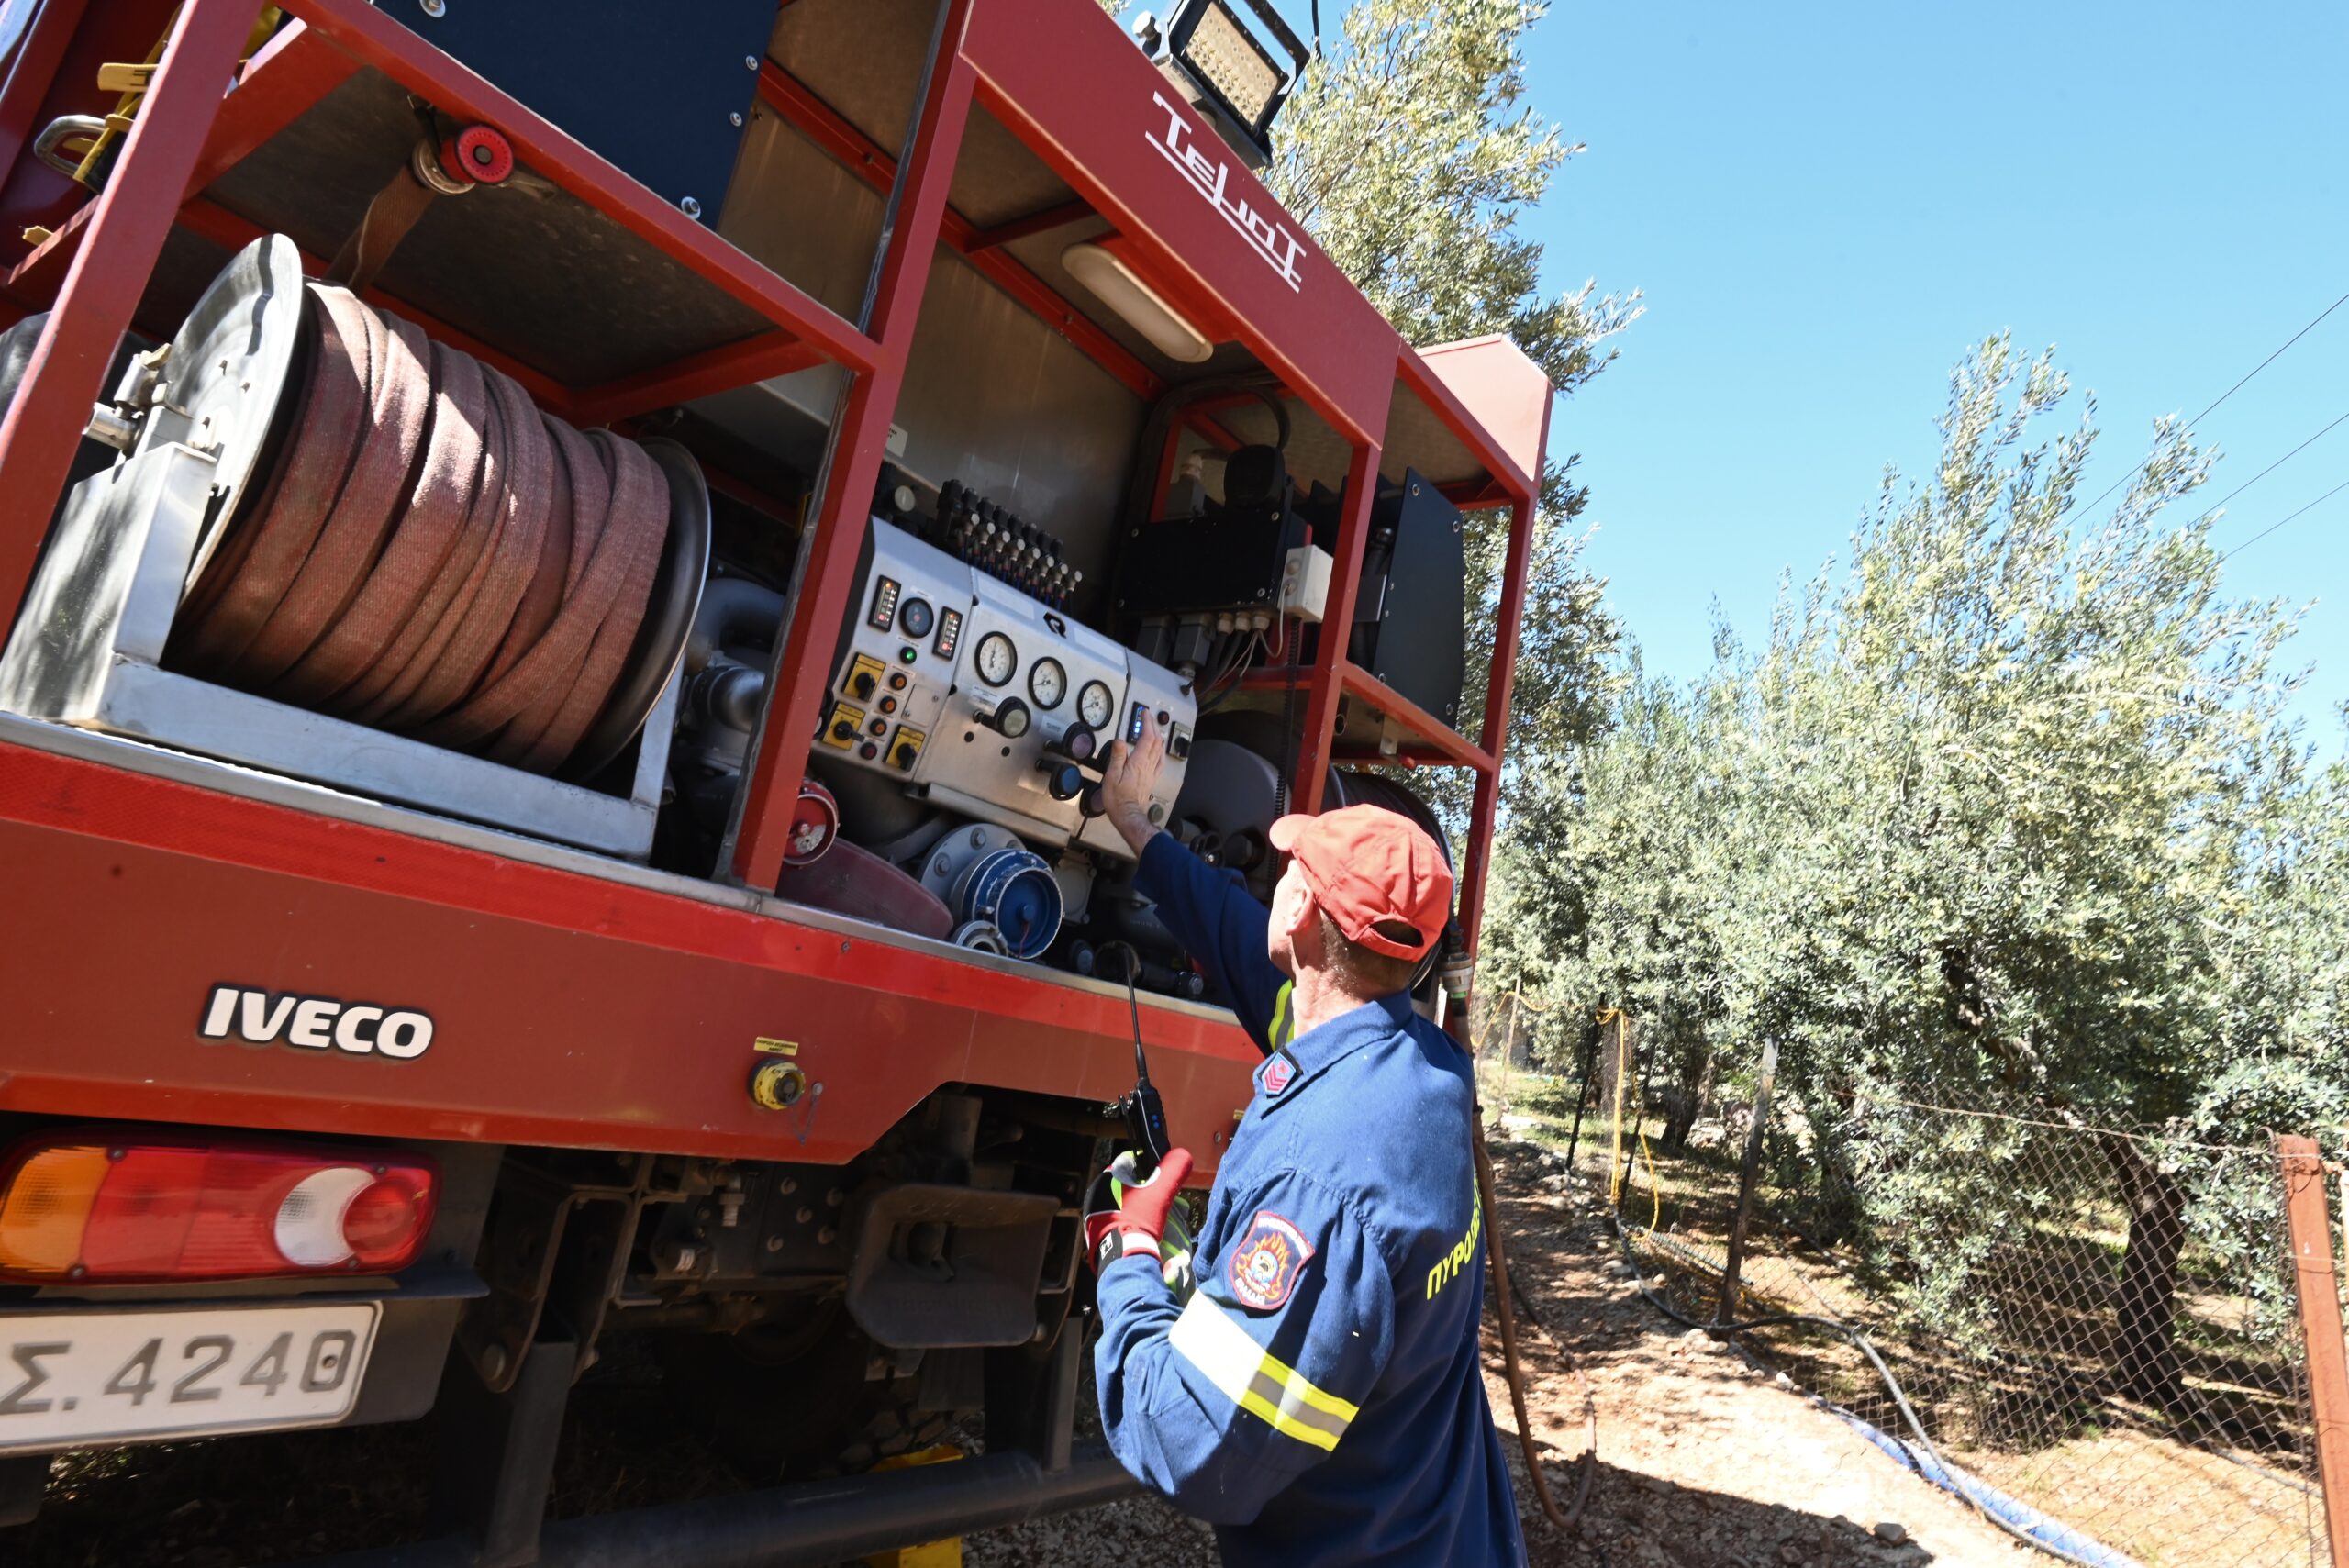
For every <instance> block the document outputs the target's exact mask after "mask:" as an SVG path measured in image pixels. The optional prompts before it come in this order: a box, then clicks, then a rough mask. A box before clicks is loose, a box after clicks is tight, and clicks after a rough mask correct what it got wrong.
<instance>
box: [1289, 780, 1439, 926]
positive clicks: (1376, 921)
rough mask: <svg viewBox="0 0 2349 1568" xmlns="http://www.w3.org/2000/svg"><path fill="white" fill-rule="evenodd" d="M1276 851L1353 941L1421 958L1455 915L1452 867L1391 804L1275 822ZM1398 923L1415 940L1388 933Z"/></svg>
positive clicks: (1425, 835) (1347, 808) (1345, 809)
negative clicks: (1294, 865)
mask: <svg viewBox="0 0 2349 1568" xmlns="http://www.w3.org/2000/svg"><path fill="white" fill-rule="evenodd" d="M1271 838H1272V840H1273V848H1275V849H1276V850H1281V851H1286V853H1287V854H1289V855H1290V856H1292V857H1293V858H1294V859H1295V860H1296V862H1297V867H1298V869H1300V870H1301V871H1303V872H1304V873H1305V880H1306V883H1307V884H1308V886H1310V887H1311V888H1312V889H1313V896H1314V899H1315V901H1316V902H1317V903H1319V905H1320V906H1321V908H1322V910H1323V912H1324V913H1326V914H1327V915H1328V916H1329V917H1330V919H1331V920H1333V921H1335V922H1336V923H1337V927H1338V929H1339V930H1340V931H1341V932H1342V933H1344V935H1345V937H1346V938H1347V940H1350V941H1354V942H1358V943H1360V944H1361V945H1362V946H1364V947H1366V948H1368V949H1369V950H1370V951H1373V952H1383V953H1385V954H1386V955H1387V956H1388V957H1390V958H1417V957H1419V955H1420V954H1421V953H1424V952H1425V951H1428V949H1429V947H1430V946H1431V945H1432V944H1433V943H1434V941H1435V940H1436V939H1437V938H1438V937H1440V936H1442V934H1443V923H1444V921H1446V920H1447V919H1449V918H1451V917H1452V868H1451V867H1450V866H1449V865H1447V864H1445V863H1444V859H1443V851H1442V850H1441V849H1439V848H1438V847H1437V846H1436V841H1435V840H1433V839H1431V838H1429V837H1428V835H1427V832H1426V830H1425V829H1424V828H1420V826H1419V824H1418V823H1416V822H1414V821H1412V820H1411V819H1410V818H1409V817H1404V816H1400V815H1398V814H1397V813H1396V812H1392V811H1389V810H1387V809H1386V807H1385V806H1345V807H1343V808H1341V809H1340V810H1337V811H1330V812H1325V813H1324V814H1322V815H1321V816H1319V817H1282V818H1281V819H1280V820H1279V821H1277V822H1275V823H1274V824H1273V830H1272V833H1271ZM1386 921H1398V922H1400V923H1401V924H1402V925H1405V926H1408V927H1409V928H1410V929H1411V930H1412V932H1413V933H1414V935H1413V938H1412V940H1408V941H1403V940H1397V938H1396V937H1394V936H1390V935H1388V934H1387V933H1386V932H1384V931H1381V930H1380V929H1378V928H1379V926H1380V924H1381V923H1383V922H1386Z"/></svg>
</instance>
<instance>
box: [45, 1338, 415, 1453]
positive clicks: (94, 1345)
mask: <svg viewBox="0 0 2349 1568" xmlns="http://www.w3.org/2000/svg"><path fill="white" fill-rule="evenodd" d="M376 1311H377V1308H376V1307H375V1304H374V1303H373V1302H361V1303H357V1304H352V1305H338V1306H331V1307H226V1308H221V1309H217V1310H214V1309H206V1310H202V1311H186V1312H183V1311H173V1312H87V1311H85V1312H61V1313H57V1314H55V1315H53V1316H48V1315H45V1316H40V1317H25V1318H13V1317H0V1453H5V1452H7V1451H11V1450H16V1449H43V1448H49V1449H53V1448H59V1447H68V1446H70V1447H83V1446H86V1445H88V1444H92V1443H103V1442H108V1441H119V1440H129V1439H142V1440H143V1439H149V1438H165V1437H190V1436H194V1435H196V1434H198V1433H205V1434H209V1433H214V1432H251V1431H262V1430H266V1429H275V1428H280V1427H311V1426H319V1425H323V1424H325V1423H327V1422H329V1421H334V1420H339V1419H340V1418H342V1417H344V1416H346V1415H349V1414H350V1413H351V1402H352V1401H353V1400H354V1399H356V1398H357V1397H358V1396H359V1383H360V1379H361V1378H362V1376H363V1375H364V1374H365V1373H366V1370H367V1351H368V1348H369V1347H370V1346H371V1345H373V1343H374V1340H375V1318H376Z"/></svg>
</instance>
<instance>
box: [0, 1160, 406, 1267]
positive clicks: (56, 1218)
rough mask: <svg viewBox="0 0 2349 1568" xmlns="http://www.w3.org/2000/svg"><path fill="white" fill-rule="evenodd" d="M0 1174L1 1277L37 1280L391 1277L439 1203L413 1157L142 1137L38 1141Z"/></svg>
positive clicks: (0, 1165)
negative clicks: (362, 1272) (331, 1273)
mask: <svg viewBox="0 0 2349 1568" xmlns="http://www.w3.org/2000/svg"><path fill="white" fill-rule="evenodd" d="M133 1138H137V1139H139V1141H132V1139H133ZM0 1171H5V1172H6V1180H5V1182H0V1280H9V1281H33V1282H41V1283H53V1282H56V1281H60V1280H73V1281H77V1282H81V1283H86V1284H127V1283H130V1282H134V1281H163V1280H202V1279H261V1278H268V1277H272V1276H278V1275H286V1274H306V1273H320V1272H322V1271H325V1270H328V1269H340V1270H346V1271H348V1270H352V1269H360V1268H365V1269H369V1270H373V1271H376V1272H389V1271H392V1270H396V1269H401V1268H405V1267H406V1265H407V1264H408V1263H409V1262H413V1261H414V1260H415V1257H416V1254H417V1251H419V1250H420V1249H421V1248H422V1247H423V1244H424V1240H425V1237H426V1236H427V1235H428V1234H429V1232H430V1230H431V1229H432V1211H433V1206H434V1200H435V1196H436V1193H437V1184H436V1183H435V1182H434V1180H433V1175H432V1172H431V1170H430V1169H429V1167H427V1166H425V1165H423V1164H420V1163H417V1162H414V1161H412V1160H405V1159H404V1160H401V1161H399V1162H382V1161H379V1160H377V1159H376V1158H375V1157H373V1156H372V1155H367V1154H354V1153H343V1154H335V1153H321V1152H317V1151H304V1150H292V1149H276V1148H270V1147H266V1146H262V1145H250V1144H239V1145H225V1144H208V1143H198V1142H193V1141H188V1142H173V1141H165V1140H157V1139H154V1138H152V1137H150V1136H146V1135H143V1134H129V1135H126V1136H121V1137H116V1138H107V1137H106V1136H105V1135H104V1134H103V1133H99V1134H87V1133H84V1134H81V1135H77V1136H75V1137H73V1138H71V1139H50V1140H37V1141H35V1142H32V1143H29V1144H26V1145H22V1146H19V1147H18V1148H17V1150H16V1151H14V1153H13V1154H12V1155H11V1156H10V1157H9V1159H8V1160H7V1161H6V1162H5V1163H0Z"/></svg>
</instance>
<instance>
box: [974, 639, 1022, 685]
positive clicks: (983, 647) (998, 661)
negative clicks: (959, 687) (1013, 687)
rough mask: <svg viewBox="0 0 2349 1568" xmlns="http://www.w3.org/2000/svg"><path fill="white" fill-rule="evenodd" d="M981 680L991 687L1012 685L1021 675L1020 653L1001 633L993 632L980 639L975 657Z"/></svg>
mask: <svg viewBox="0 0 2349 1568" xmlns="http://www.w3.org/2000/svg"><path fill="white" fill-rule="evenodd" d="M974 659H975V661H976V668H977V670H978V672H979V679H980V680H982V681H985V683H986V684H988V685H990V686H1001V685H1008V684H1010V681H1011V677H1012V676H1014V675H1016V674H1018V673H1019V650H1018V649H1016V648H1014V647H1012V646H1011V639H1009V638H1008V637H1006V636H1004V635H1003V633H1001V632H999V631H991V632H989V633H987V634H986V635H985V637H983V638H981V639H979V648H978V652H977V653H976V654H975V655H974Z"/></svg>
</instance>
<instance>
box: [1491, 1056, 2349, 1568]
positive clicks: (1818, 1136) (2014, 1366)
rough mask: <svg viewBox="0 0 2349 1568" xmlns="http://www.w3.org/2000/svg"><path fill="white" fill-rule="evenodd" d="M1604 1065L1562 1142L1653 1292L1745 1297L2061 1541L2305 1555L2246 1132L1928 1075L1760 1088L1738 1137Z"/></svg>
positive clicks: (2314, 1566) (1950, 1478)
mask: <svg viewBox="0 0 2349 1568" xmlns="http://www.w3.org/2000/svg"><path fill="white" fill-rule="evenodd" d="M1598 1060H1599V1062H1601V1063H1602V1064H1603V1063H1604V1062H1606V1061H1607V1053H1606V1052H1605V1051H1601V1052H1599V1053H1598ZM1551 1083H1552V1084H1553V1085H1554V1088H1553V1089H1551V1090H1550V1091H1549V1093H1550V1095H1552V1097H1553V1099H1555V1100H1557V1101H1559V1102H1561V1103H1557V1104H1554V1105H1553V1106H1549V1107H1548V1108H1549V1110H1550V1111H1551V1112H1552V1114H1553V1116H1555V1117H1557V1118H1559V1119H1560V1120H1561V1121H1563V1120H1564V1118H1565V1117H1566V1116H1568V1115H1570V1114H1572V1112H1573V1111H1574V1109H1575V1106H1574V1105H1573V1104H1572V1103H1570V1102H1566V1101H1565V1096H1566V1095H1571V1094H1573V1093H1574V1090H1575V1085H1574V1084H1572V1083H1571V1082H1570V1081H1567V1080H1552V1081H1551ZM1626 1089H1627V1092H1626V1093H1624V1094H1623V1095H1621V1096H1620V1112H1619V1108H1618V1106H1614V1105H1609V1106H1608V1107H1607V1109H1606V1111H1605V1113H1604V1114H1599V1115H1593V1116H1591V1117H1590V1118H1589V1121H1588V1123H1587V1124H1586V1126H1585V1127H1584V1129H1583V1132H1582V1137H1581V1148H1582V1156H1581V1159H1580V1160H1579V1163H1580V1164H1582V1166H1583V1167H1584V1169H1586V1171H1589V1172H1591V1173H1593V1174H1594V1175H1596V1176H1597V1177H1598V1179H1599V1180H1601V1181H1602V1182H1604V1183H1606V1184H1607V1188H1606V1190H1609V1191H1610V1192H1611V1193H1612V1194H1613V1195H1615V1198H1616V1203H1617V1209H1618V1213H1619V1216H1620V1223H1621V1229H1622V1234H1623V1236H1624V1239H1625V1245H1626V1249H1627V1251H1628V1252H1629V1253H1630V1256H1631V1262H1633V1264H1634V1265H1635V1266H1637V1267H1638V1269H1639V1270H1640V1272H1641V1273H1642V1276H1643V1278H1644V1279H1645V1281H1646V1283H1647V1284H1648V1287H1649V1288H1650V1290H1651V1291H1652V1293H1653V1295H1655V1296H1657V1297H1658V1298H1659V1299H1660V1301H1662V1302H1664V1303H1665V1304H1667V1305H1668V1306H1669V1307H1670V1308H1671V1309H1672V1310H1673V1311H1675V1312H1676V1313H1677V1314H1679V1315H1680V1316H1681V1317H1683V1318H1686V1319H1687V1320H1688V1321H1690V1322H1691V1323H1694V1324H1698V1325H1713V1324H1717V1323H1719V1322H1720V1321H1722V1320H1723V1318H1724V1317H1726V1318H1729V1319H1732V1320H1734V1321H1738V1322H1757V1321H1758V1322H1759V1324H1760V1326H1758V1327H1755V1328H1753V1329H1750V1330H1747V1331H1744V1332H1742V1333H1741V1334H1739V1335H1738V1336H1737V1338H1738V1340H1739V1342H1740V1343H1741V1344H1742V1345H1743V1346H1744V1347H1745V1349H1746V1350H1747V1351H1748V1352H1749V1353H1751V1354H1752V1355H1753V1356H1754V1357H1755V1358H1757V1359H1758V1360H1759V1361H1761V1362H1764V1363H1765V1365H1767V1366H1768V1367H1770V1368H1772V1369H1774V1370H1776V1371H1777V1372H1780V1373H1784V1374H1785V1375H1786V1377H1787V1379H1789V1380H1790V1381H1791V1382H1792V1383H1793V1384H1794V1385H1796V1386H1798V1387H1799V1388H1802V1389H1804V1390H1807V1391H1809V1392H1810V1393H1812V1394H1815V1395H1817V1396H1820V1398H1822V1399H1824V1400H1826V1401H1827V1402H1828V1403H1830V1404H1831V1405H1832V1406H1834V1407H1837V1408H1838V1409H1839V1410H1841V1411H1842V1412H1843V1413H1844V1414H1845V1415H1846V1416H1847V1417H1848V1418H1852V1419H1854V1420H1856V1421H1858V1422H1860V1423H1862V1424H1863V1425H1864V1426H1865V1428H1866V1429H1868V1435H1869V1436H1870V1437H1871V1439H1872V1440H1876V1441H1877V1442H1878V1444H1879V1446H1881V1447H1884V1448H1885V1449H1886V1450H1887V1452H1890V1453H1892V1454H1894V1455H1895V1456H1896V1457H1898V1458H1899V1459H1901V1460H1902V1462H1907V1463H1909V1464H1911V1465H1913V1466H1915V1467H1916V1468H1918V1469H1920V1470H1921V1471H1925V1472H1927V1473H1929V1474H1932V1473H1937V1472H1939V1473H1942V1474H1937V1475H1935V1478H1936V1479H1939V1480H1942V1481H1943V1484H1944V1485H1952V1486H1953V1487H1954V1489H1956V1490H1958V1491H1960V1492H1961V1494H1966V1495H1970V1496H1971V1497H1972V1500H1973V1501H1974V1502H1975V1503H1976V1505H1977V1506H1978V1507H1982V1508H1984V1509H1985V1511H1987V1512H1990V1513H1993V1514H1996V1515H1999V1516H2001V1517H2003V1518H2005V1519H2006V1520H2007V1522H2009V1523H2010V1524H2016V1525H2019V1526H2021V1527H2022V1528H2023V1529H2028V1530H2030V1531H2031V1532H2032V1534H2034V1535H2035V1536H2036V1537H2037V1539H2038V1540H2040V1541H2041V1543H2042V1544H2043V1545H2047V1546H2050V1547H2052V1548H2054V1551H2055V1553H2056V1555H2058V1556H2066V1557H2069V1558H2071V1559H2072V1560H2074V1561H2077V1562H2087V1563H2091V1564H2095V1565H2096V1568H2130V1565H2132V1564H2133V1565H2140V1568H2186V1565H2189V1564H2190V1565H2195V1568H2202V1565H2208V1568H2303V1565H2305V1568H2327V1565H2328V1564H2329V1563H2330V1561H2331V1559H2330V1552H2329V1551H2328V1549H2327V1547H2326V1546H2325V1544H2324V1523H2323V1518H2322V1508H2323V1505H2322V1500H2321V1496H2320V1493H2319V1490H2318V1485H2317V1473H2316V1465H2315V1455H2314V1452H2313V1433H2312V1429H2311V1423H2310V1416H2309V1399H2308V1391H2307V1387H2306V1366H2305V1358H2304V1354H2303V1349H2302V1340H2301V1339H2300V1337H2299V1325H2298V1320H2297V1318H2296V1316H2295V1298H2294V1295H2293V1274H2292V1268H2291V1262H2290V1254H2289V1247H2288V1238H2287V1229H2286V1222H2285V1216H2284V1208H2283V1200H2282V1184H2281V1180H2280V1177H2279V1174H2278V1167H2277V1160H2276V1156H2275V1153H2274V1151H2272V1150H2271V1149H2269V1148H2267V1147H2265V1146H2261V1147H2254V1148H2234V1147H2218V1146H2211V1145H2206V1144H2199V1143H2193V1142H2189V1141H2185V1140H2179V1139H2176V1138H2166V1137H2164V1136H2162V1135H2160V1134H2159V1133H2156V1132H2154V1131H2150V1130H2144V1129H2129V1128H2122V1127H2114V1126H2110V1125H2106V1124H2105V1123H2104V1121H2103V1120H2102V1119H2101V1118H2093V1117H2089V1116H2087V1115H2085V1114H2082V1115H2074V1114H2072V1113H2070V1112H2066V1111H2051V1110H2049V1109H2047V1108H2046V1107H2044V1106H2035V1105H2028V1104H2025V1105H2015V1104H2007V1105H2000V1104H1998V1103H1996V1102H1992V1101H1987V1100H1984V1099H1982V1098H1980V1097H1979V1096H1965V1097H1964V1099H1963V1100H1962V1101H1961V1099H1960V1098H1959V1097H1958V1096H1955V1095H1953V1094H1951V1093H1949V1092H1946V1091H1944V1092H1942V1093H1937V1094H1930V1095H1928V1094H1923V1093H1916V1094H1909V1093H1902V1094H1895V1093H1890V1092H1886V1091H1852V1092H1847V1093H1845V1094H1843V1095H1841V1096H1840V1097H1837V1098H1834V1099H1831V1100H1827V1101H1825V1102H1820V1101H1819V1100H1818V1099H1817V1098H1816V1097H1815V1096H1810V1095H1789V1094H1786V1093H1784V1092H1782V1093H1781V1094H1780V1095H1778V1096H1777V1098H1776V1102H1775V1104H1772V1105H1771V1106H1770V1107H1769V1108H1768V1109H1767V1110H1766V1111H1765V1113H1764V1117H1763V1124H1762V1126H1761V1127H1760V1129H1759V1132H1758V1136H1756V1129H1754V1127H1753V1108H1752V1106H1734V1107H1731V1108H1729V1109H1727V1110H1726V1111H1723V1110H1722V1109H1720V1108H1719V1107H1712V1114H1710V1115H1707V1116H1699V1117H1698V1118H1695V1120H1694V1125H1693V1126H1688V1125H1687V1118H1685V1117H1678V1116H1675V1117H1669V1118H1667V1117H1664V1116H1662V1115H1658V1116H1652V1117H1643V1116H1642V1110H1643V1109H1644V1108H1645V1107H1644V1106H1642V1095H1641V1092H1640V1089H1639V1087H1638V1084H1637V1083H1636V1081H1630V1082H1627V1084H1626ZM1532 1093H1533V1094H1534V1095H1536V1097H1537V1103H1538V1096H1539V1095H1540V1094H1541V1091H1540V1090H1539V1089H1534V1090H1533V1091H1532ZM1599 1098H1600V1096H1599V1095H1596V1094H1594V1095H1591V1096H1590V1097H1589V1099H1588V1100H1587V1101H1586V1102H1585V1104H1584V1108H1585V1109H1586V1110H1588V1109H1593V1108H1595V1106H1596V1104H1597V1102H1598V1099H1599ZM1657 1108H1658V1109H1659V1110H1661V1109H1664V1108H1667V1107H1665V1106H1662V1105H1659V1106H1658V1107H1657ZM1667 1121H1669V1122H1670V1123H1671V1124H1672V1125H1671V1127H1670V1130H1671V1132H1672V1133H1673V1134H1674V1135H1675V1141H1674V1142H1672V1143H1671V1144H1669V1145H1667V1144H1666V1141H1665V1138H1664V1134H1665V1131H1666V1123H1667ZM1560 1130H1563V1128H1561V1129H1560ZM1749 1185H1750V1194H1749V1195H1748V1196H1747V1197H1746V1198H1745V1200H1744V1201H1743V1203H1742V1204H1741V1192H1742V1190H1745V1189H1746V1188H1747V1187H1748V1186H1749ZM1741 1209H1742V1214H1743V1221H1744V1223H1743V1225H1742V1236H1740V1235H1739V1234H1738V1232H1739V1231H1740V1229H1741V1227H1740V1225H1739V1218H1740V1214H1741ZM1732 1253H1735V1254H1737V1256H1736V1258H1735V1261H1734V1262H1732ZM1731 1275H1734V1276H1735V1278H1736V1282H1737V1283H1736V1284H1735V1286H1734V1288H1733V1289H1731V1288H1729V1287H1728V1284H1727V1282H1728V1279H1729V1278H1730V1277H1731ZM1730 1296H1734V1299H1733V1300H1731V1299H1728V1298H1729V1297H1730ZM1870 1351H1874V1352H1875V1354H1876V1356H1877V1357H1880V1358H1881V1362H1882V1366H1881V1368H1879V1367H1878V1365H1876V1362H1874V1361H1872V1359H1871V1356H1870V1353H1869V1352H1870ZM1887 1373H1888V1374H1889V1375H1888V1376H1887ZM1904 1397H1905V1403H1906V1406H1907V1408H1905V1409H1904V1408H1903V1407H1902V1406H1903V1400H1904ZM2342 1568H2349V1564H2343V1565H2342Z"/></svg>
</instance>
